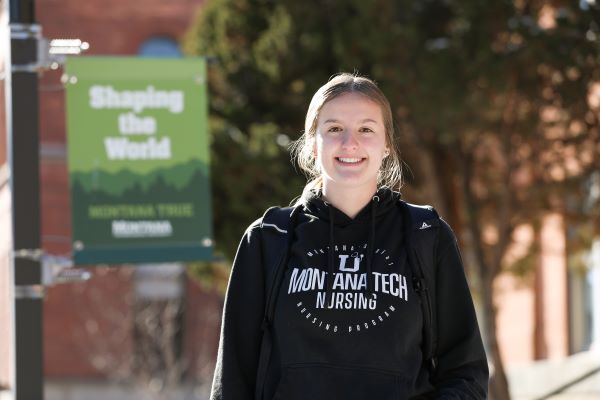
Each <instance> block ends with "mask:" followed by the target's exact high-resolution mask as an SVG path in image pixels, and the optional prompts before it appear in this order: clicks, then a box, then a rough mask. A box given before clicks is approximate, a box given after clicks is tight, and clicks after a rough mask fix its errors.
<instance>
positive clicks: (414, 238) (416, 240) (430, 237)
mask: <svg viewBox="0 0 600 400" xmlns="http://www.w3.org/2000/svg"><path fill="white" fill-rule="evenodd" d="M400 207H401V209H402V212H403V217H404V241H405V245H406V251H407V256H408V264H409V266H410V268H411V271H412V274H413V285H414V289H415V291H416V292H417V293H418V294H419V296H420V299H421V311H422V312H423V359H424V361H425V362H426V363H427V364H429V366H430V368H431V372H433V371H434V370H435V368H436V364H437V359H436V350H437V329H436V328H437V327H436V316H435V306H434V305H435V262H436V254H435V249H436V248H437V238H438V229H439V227H440V224H441V222H440V217H439V215H438V213H437V212H436V211H435V209H433V207H431V206H418V205H415V204H410V203H407V202H405V201H402V200H400Z"/></svg>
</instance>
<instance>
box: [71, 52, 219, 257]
mask: <svg viewBox="0 0 600 400" xmlns="http://www.w3.org/2000/svg"><path fill="white" fill-rule="evenodd" d="M65 72H66V74H65V80H66V96H67V100H66V101H67V131H68V135H67V136H68V160H69V176H70V184H71V209H72V227H73V257H74V261H75V263H76V264H99V263H107V264H115V263H152V262H166V261H189V260H207V259H210V258H211V257H212V224H211V220H212V218H211V206H210V198H211V197H210V179H209V148H208V146H209V145H208V130H207V125H208V124H207V114H208V104H207V94H206V65H205V62H204V60H202V59H148V58H122V57H76V58H70V59H69V60H68V61H67V64H66V71H65Z"/></svg>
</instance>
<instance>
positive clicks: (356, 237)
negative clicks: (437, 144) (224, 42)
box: [211, 74, 488, 400]
mask: <svg viewBox="0 0 600 400" xmlns="http://www.w3.org/2000/svg"><path fill="white" fill-rule="evenodd" d="M396 143H397V142H396V137H395V134H394V129H393V120H392V113H391V109H390V105H389V103H388V101H387V99H386V98H385V96H384V95H383V93H382V92H381V91H380V90H379V88H378V87H377V86H376V85H375V83H374V82H373V81H371V80H369V79H366V78H363V77H358V76H355V75H350V74H340V75H337V76H335V77H334V78H332V79H331V80H330V81H329V82H328V83H326V84H325V85H323V86H322V87H321V88H320V89H319V90H318V91H317V92H316V93H315V95H314V96H313V99H312V101H311V103H310V106H309V108H308V112H307V115H306V121H305V131H304V133H303V135H302V137H301V138H300V139H299V140H298V141H297V142H296V144H295V147H294V152H295V156H296V159H297V161H298V163H299V164H300V166H301V168H302V169H303V170H304V171H305V172H306V173H307V174H308V176H309V182H308V183H307V185H306V187H305V189H304V191H303V193H302V196H301V197H300V199H299V200H298V201H297V202H296V204H295V206H294V207H293V208H277V207H273V208H271V209H269V210H268V211H267V212H266V213H265V215H264V216H263V218H260V219H258V220H257V221H256V222H255V223H254V224H252V225H251V226H250V227H249V228H248V230H247V231H246V233H245V234H244V237H243V239H242V241H241V243H240V246H239V248H238V252H237V255H236V257H235V261H234V264H233V268H232V272H231V277H230V280H229V286H228V289H227V298H226V301H225V309H224V313H223V325H222V331H221V341H220V345H219V353H218V358H217V366H216V369H215V376H214V382H213V387H212V392H211V399H212V400H234V399H235V400H243V399H247V400H250V399H255V400H262V399H269V400H271V399H276V400H277V399H285V400H306V399H311V400H325V399H334V398H335V399H338V398H339V399H345V400H359V399H361V400H363V399H378V400H392V399H394V400H398V399H433V398H440V399H441V398H445V399H475V400H478V399H485V398H486V396H487V379H488V369H487V361H486V357H485V352H484V350H483V345H482V342H481V336H480V334H479V328H478V326H477V320H476V317H475V312H474V308H473V302H472V300H471V296H470V293H469V288H468V285H467V282H466V279H465V275H464V272H463V266H462V262H461V258H460V254H459V251H458V247H457V246H456V239H455V237H454V234H453V233H452V230H451V229H450V227H449V226H448V225H447V224H446V223H445V222H444V221H443V220H441V219H439V217H438V216H437V213H435V211H434V210H433V209H432V208H427V207H420V206H415V205H410V204H408V203H405V202H404V201H402V200H401V199H400V194H399V192H398V191H397V190H399V189H400V184H401V181H400V178H401V171H400V156H399V151H398V147H397V145H396ZM415 216H418V218H415ZM423 216H425V217H423ZM434 327H435V335H434V333H433V332H434Z"/></svg>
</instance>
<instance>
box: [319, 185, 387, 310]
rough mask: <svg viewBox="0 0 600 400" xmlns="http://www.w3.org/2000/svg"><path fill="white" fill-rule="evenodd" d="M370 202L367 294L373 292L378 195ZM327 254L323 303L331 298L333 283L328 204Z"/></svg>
mask: <svg viewBox="0 0 600 400" xmlns="http://www.w3.org/2000/svg"><path fill="white" fill-rule="evenodd" d="M372 200H373V201H372V203H371V221H370V226H369V238H368V242H367V257H366V273H367V294H369V295H371V294H374V293H375V290H374V288H373V278H372V276H371V275H373V274H372V270H373V256H374V254H375V217H376V216H377V206H378V205H379V196H377V195H376V196H373V199H372ZM328 208H329V254H328V260H327V274H326V276H325V288H326V294H325V304H328V302H329V301H330V299H331V298H332V295H333V294H332V292H333V283H334V273H335V269H334V264H335V260H334V252H335V245H334V234H333V231H334V227H335V222H334V216H335V213H334V210H333V207H332V206H331V205H330V206H329V207H328Z"/></svg>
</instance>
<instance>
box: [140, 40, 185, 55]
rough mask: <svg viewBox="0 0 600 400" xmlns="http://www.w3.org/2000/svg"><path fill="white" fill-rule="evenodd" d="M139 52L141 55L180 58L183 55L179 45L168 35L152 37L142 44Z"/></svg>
mask: <svg viewBox="0 0 600 400" xmlns="http://www.w3.org/2000/svg"><path fill="white" fill-rule="evenodd" d="M138 54H139V55H140V56H141V57H161V58H162V57H164V58H178V57H181V56H183V54H182V53H181V50H180V49H179V45H178V44H177V42H176V41H174V40H173V39H170V38H168V37H162V36H161V37H152V38H150V39H148V40H146V41H145V42H144V43H142V45H141V46H140V48H139V50H138Z"/></svg>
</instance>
